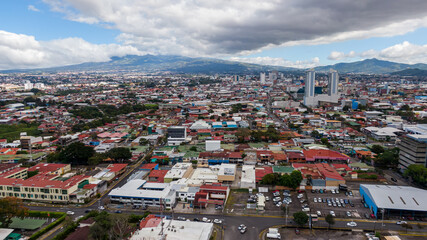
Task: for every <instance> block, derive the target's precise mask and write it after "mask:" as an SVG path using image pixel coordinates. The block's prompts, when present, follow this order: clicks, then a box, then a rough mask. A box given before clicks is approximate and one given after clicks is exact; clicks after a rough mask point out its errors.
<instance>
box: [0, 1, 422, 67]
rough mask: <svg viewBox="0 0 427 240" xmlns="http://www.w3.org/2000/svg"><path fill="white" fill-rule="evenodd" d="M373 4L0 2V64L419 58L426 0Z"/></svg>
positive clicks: (296, 64)
mask: <svg viewBox="0 0 427 240" xmlns="http://www.w3.org/2000/svg"><path fill="white" fill-rule="evenodd" d="M320 2H322V1H320ZM373 2H375V3H364V4H359V3H355V2H354V1H350V0H341V1H340V3H341V4H331V3H329V2H328V4H325V2H322V3H319V1H315V0H300V1H296V0H295V1H292V0H290V1H285V0H284V1H269V0H266V1H263V3H260V2H259V1H257V0H245V1H244V0H236V1H233V2H232V3H230V2H229V1H225V0H217V1H216V2H215V4H213V3H208V2H206V3H205V2H203V3H200V2H195V1H185V0H177V1H172V0H158V1H153V2H148V1H137V0H123V1H119V0H78V1H77V0H76V1H71V0H69V1H67V0H37V1H24V0H14V1H11V0H10V1H1V2H0V55H2V57H0V69H11V68H33V67H46V66H58V65H68V64H76V63H81V62H87V61H107V60H108V59H109V58H110V57H111V56H124V55H126V54H139V55H143V54H147V53H150V54H177V55H185V56H190V57H198V56H204V57H217V58H223V59H230V60H237V61H244V62H252V63H260V64H270V65H282V66H291V67H303V68H305V67H312V66H317V65H327V64H334V63H337V62H350V61H357V60H361V59H366V58H372V57H376V58H379V59H383V60H390V61H396V62H405V63H417V62H424V63H427V53H426V52H427V51H426V50H427V43H426V41H427V29H426V27H427V11H426V10H424V9H427V3H425V2H426V1H421V0H409V1H398V0H379V1H373ZM410 2H412V5H411V4H410Z"/></svg>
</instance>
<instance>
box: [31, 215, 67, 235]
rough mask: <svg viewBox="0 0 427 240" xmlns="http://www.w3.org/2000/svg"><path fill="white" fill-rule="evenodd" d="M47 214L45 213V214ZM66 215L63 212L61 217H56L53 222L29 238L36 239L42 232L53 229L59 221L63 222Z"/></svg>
mask: <svg viewBox="0 0 427 240" xmlns="http://www.w3.org/2000/svg"><path fill="white" fill-rule="evenodd" d="M46 216H47V215H46ZM66 216H67V215H66V214H64V215H63V216H62V217H60V218H58V219H56V221H55V222H53V223H51V224H49V225H47V226H46V227H45V228H43V229H41V230H40V231H38V232H36V233H34V234H33V235H32V236H31V237H30V239H29V240H35V239H38V238H39V237H41V236H42V235H43V234H45V233H47V232H49V231H50V230H51V229H53V228H54V227H56V226H58V225H59V224H60V223H61V222H63V221H64V220H65V217H66Z"/></svg>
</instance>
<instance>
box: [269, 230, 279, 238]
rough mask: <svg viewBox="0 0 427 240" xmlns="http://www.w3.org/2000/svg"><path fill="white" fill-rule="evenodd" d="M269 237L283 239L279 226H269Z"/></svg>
mask: <svg viewBox="0 0 427 240" xmlns="http://www.w3.org/2000/svg"><path fill="white" fill-rule="evenodd" d="M267 238H268V239H281V236H280V233H279V229H278V228H269V229H268V233H267Z"/></svg>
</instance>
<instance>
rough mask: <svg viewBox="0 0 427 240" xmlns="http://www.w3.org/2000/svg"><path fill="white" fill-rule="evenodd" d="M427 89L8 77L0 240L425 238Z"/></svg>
mask: <svg viewBox="0 0 427 240" xmlns="http://www.w3.org/2000/svg"><path fill="white" fill-rule="evenodd" d="M424 80H425V79H424V78H423V77H417V76H401V75H393V74H381V75H375V74H366V75H365V74H352V73H351V74H350V73H349V74H338V72H337V71H335V70H332V69H331V70H328V71H323V72H322V71H315V70H314V69H311V70H308V71H306V72H304V71H299V72H279V71H269V72H260V73H256V74H255V73H254V74H245V75H232V74H216V75H205V74H168V73H158V74H155V73H151V74H145V73H139V72H118V71H111V72H108V71H106V72H63V73H48V72H40V73H3V74H0V90H1V97H0V106H1V107H0V161H1V163H0V222H1V224H2V226H1V227H2V228H1V229H0V236H1V237H3V236H4V238H2V239H21V238H23V239H67V240H70V239H133V240H140V239H186V240H193V239H194V240H209V239H218V240H219V239H233V240H234V239H299V238H298V237H301V238H300V239H417V238H418V239H421V238H425V237H427V232H426V229H427V222H426V220H427V190H426V189H427V168H426V167H427V160H426V159H427V92H426V91H427V84H426V82H425V81H424ZM313 230H318V231H317V232H316V235H315V236H314V235H313V233H314V231H313ZM107 237H108V238H107Z"/></svg>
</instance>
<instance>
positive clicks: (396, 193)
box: [360, 184, 427, 218]
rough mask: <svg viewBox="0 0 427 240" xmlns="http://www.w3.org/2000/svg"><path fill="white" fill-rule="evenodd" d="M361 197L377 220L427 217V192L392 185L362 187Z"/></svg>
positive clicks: (366, 185) (364, 185) (362, 185)
mask: <svg viewBox="0 0 427 240" xmlns="http://www.w3.org/2000/svg"><path fill="white" fill-rule="evenodd" d="M360 195H361V196H362V197H363V199H364V200H365V202H366V204H367V205H368V206H369V208H370V209H371V211H372V213H373V214H374V215H376V216H377V218H382V212H383V211H384V217H386V218H387V217H389V216H400V217H402V216H403V217H427V190H423V189H419V188H414V187H408V186H390V185H368V184H361V185H360Z"/></svg>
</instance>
